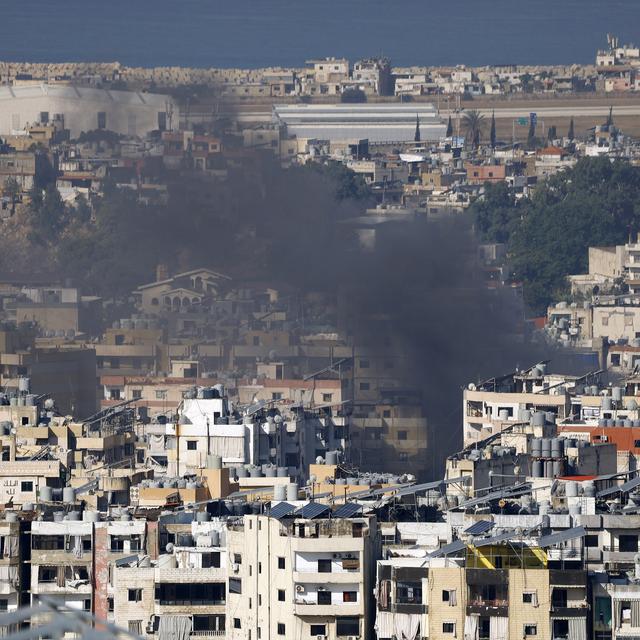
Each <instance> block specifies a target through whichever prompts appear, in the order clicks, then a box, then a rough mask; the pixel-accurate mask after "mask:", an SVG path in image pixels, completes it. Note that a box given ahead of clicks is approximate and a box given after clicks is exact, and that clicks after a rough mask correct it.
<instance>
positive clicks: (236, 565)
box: [231, 562, 240, 573]
mask: <svg viewBox="0 0 640 640" xmlns="http://www.w3.org/2000/svg"><path fill="white" fill-rule="evenodd" d="M231 568H232V569H233V573H238V571H240V565H239V564H238V563H237V562H234V563H233V564H232V565H231Z"/></svg>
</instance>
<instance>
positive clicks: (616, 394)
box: [611, 387, 622, 402]
mask: <svg viewBox="0 0 640 640" xmlns="http://www.w3.org/2000/svg"><path fill="white" fill-rule="evenodd" d="M611 398H612V399H613V400H615V401H616V402H620V401H621V400H622V387H611Z"/></svg>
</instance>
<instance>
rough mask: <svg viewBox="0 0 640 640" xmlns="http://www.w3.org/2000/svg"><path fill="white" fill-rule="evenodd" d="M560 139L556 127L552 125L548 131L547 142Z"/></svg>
mask: <svg viewBox="0 0 640 640" xmlns="http://www.w3.org/2000/svg"><path fill="white" fill-rule="evenodd" d="M557 137H558V132H557V130H556V127H555V125H551V126H550V127H549V129H548V131H547V140H549V142H551V141H553V140H555V139H556V138H557Z"/></svg>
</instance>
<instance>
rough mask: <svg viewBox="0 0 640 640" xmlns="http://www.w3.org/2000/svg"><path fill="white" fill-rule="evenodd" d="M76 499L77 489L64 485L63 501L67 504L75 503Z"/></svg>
mask: <svg viewBox="0 0 640 640" xmlns="http://www.w3.org/2000/svg"><path fill="white" fill-rule="evenodd" d="M75 501H76V490H75V489H74V488H73V487H64V489H62V502H64V503H65V504H73V503H74V502H75Z"/></svg>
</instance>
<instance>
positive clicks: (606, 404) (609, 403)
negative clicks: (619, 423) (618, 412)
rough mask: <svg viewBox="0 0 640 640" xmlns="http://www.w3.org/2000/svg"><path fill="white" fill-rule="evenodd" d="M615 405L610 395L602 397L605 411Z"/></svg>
mask: <svg viewBox="0 0 640 640" xmlns="http://www.w3.org/2000/svg"><path fill="white" fill-rule="evenodd" d="M612 407H613V402H612V400H611V397H610V396H604V397H603V398H602V410H603V411H611V408H612Z"/></svg>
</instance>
